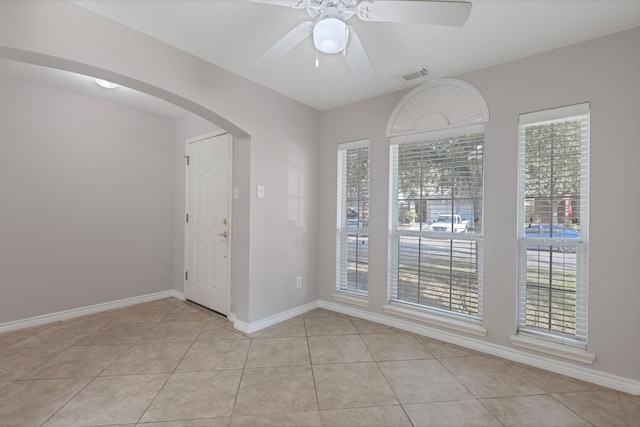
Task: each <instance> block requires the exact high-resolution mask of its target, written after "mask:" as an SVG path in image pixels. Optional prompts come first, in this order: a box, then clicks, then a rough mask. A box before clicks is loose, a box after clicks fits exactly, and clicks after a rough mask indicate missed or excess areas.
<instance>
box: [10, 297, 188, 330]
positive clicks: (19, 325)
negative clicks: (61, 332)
mask: <svg viewBox="0 0 640 427" xmlns="http://www.w3.org/2000/svg"><path fill="white" fill-rule="evenodd" d="M171 297H173V298H178V299H179V300H182V301H184V300H185V298H184V294H183V293H182V292H179V291H176V290H175V289H172V290H169V291H162V292H156V293H153V294H147V295H140V296H137V297H131V298H125V299H121V300H116V301H111V302H105V303H101V304H95V305H89V306H86V307H79V308H72V309H70V310H64V311H58V312H56V313H50V314H43V315H42V316H35V317H29V318H27V319H21V320H14V321H11V322H6V323H0V333H3V332H10V331H15V330H17V329H24V328H30V327H32V326H39V325H44V324H47V323H52V322H59V321H61V320H68V319H73V318H76V317H80V316H86V315H89V314H94V313H100V312H102V311H108V310H114V309H116V308H122V307H128V306H130V305H136V304H142V303H144V302H150V301H157V300H161V299H165V298H171Z"/></svg>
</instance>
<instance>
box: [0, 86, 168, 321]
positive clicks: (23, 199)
mask: <svg viewBox="0 0 640 427" xmlns="http://www.w3.org/2000/svg"><path fill="white" fill-rule="evenodd" d="M0 93H1V94H2V96H0V111H1V112H2V114H0V197H1V200H2V201H1V203H0V236H1V237H0V293H1V297H0V323H2V322H6V321H11V320H18V319H24V318H28V317H32V316H37V315H43V314H49V313H54V312H58V311H61V310H67V309H72V308H78V307H85V306H88V305H92V304H98V303H104V302H110V301H114V300H119V299H123V298H128V297H134V296H139V295H144V294H149V293H153V292H159V291H165V290H169V289H171V288H172V285H173V284H172V282H171V273H172V271H171V265H172V261H173V253H172V245H173V230H172V222H173V214H172V205H173V192H174V191H173V164H172V156H173V147H174V133H175V131H174V120H173V119H169V118H165V117H161V116H157V115H154V114H150V113H145V112H141V111H138V110H134V109H130V108H126V107H123V106H121V105H118V104H113V103H111V102H108V101H104V100H101V99H96V98H91V97H87V96H82V95H78V94H75V93H70V92H66V91H63V90H58V89H54V88H51V87H48V86H42V85H37V84H33V83H31V82H27V81H22V80H18V79H14V78H9V77H0Z"/></svg>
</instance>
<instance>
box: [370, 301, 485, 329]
mask: <svg viewBox="0 0 640 427" xmlns="http://www.w3.org/2000/svg"><path fill="white" fill-rule="evenodd" d="M382 309H383V310H384V311H385V313H389V314H394V315H396V316H400V317H406V318H407V319H411V320H417V321H419V322H424V323H430V324H432V325H436V326H440V327H441V328H447V329H453V330H454V331H458V332H465V333H467V334H471V335H477V336H479V337H486V336H487V330H486V329H485V328H484V327H483V326H482V325H479V324H476V323H471V322H465V321H463V320H458V319H454V318H451V317H446V316H438V315H437V314H432V313H428V312H426V311H422V310H416V309H411V308H407V307H402V306H399V305H390V304H389V305H383V306H382Z"/></svg>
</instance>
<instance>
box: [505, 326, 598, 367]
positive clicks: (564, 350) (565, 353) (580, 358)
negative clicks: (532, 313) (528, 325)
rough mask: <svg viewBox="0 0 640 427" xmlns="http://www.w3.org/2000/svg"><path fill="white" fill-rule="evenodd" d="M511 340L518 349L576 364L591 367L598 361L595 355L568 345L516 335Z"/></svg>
mask: <svg viewBox="0 0 640 427" xmlns="http://www.w3.org/2000/svg"><path fill="white" fill-rule="evenodd" d="M510 339H511V344H513V345H515V346H516V347H522V348H526V349H528V350H535V351H539V352H541V353H546V354H550V355H552V356H557V357H562V358H564V359H569V360H573V361H576V362H581V363H587V364H589V365H590V364H592V363H593V361H594V360H596V356H595V355H594V354H591V353H589V352H588V351H587V350H585V349H582V348H578V347H574V346H571V345H568V344H562V343H558V342H554V341H549V340H545V339H542V338H537V337H533V336H530V335H525V334H518V335H514V336H512V337H510Z"/></svg>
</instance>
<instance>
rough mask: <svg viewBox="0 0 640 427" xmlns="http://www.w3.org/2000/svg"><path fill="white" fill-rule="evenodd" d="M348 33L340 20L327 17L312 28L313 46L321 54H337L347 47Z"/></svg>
mask: <svg viewBox="0 0 640 427" xmlns="http://www.w3.org/2000/svg"><path fill="white" fill-rule="evenodd" d="M348 38H349V31H348V30H347V24H345V23H344V21H342V20H341V19H338V18H334V17H327V18H324V19H321V20H320V21H318V22H317V23H316V25H315V26H314V27H313V44H314V45H315V47H316V49H318V50H319V51H320V52H322V53H328V54H332V53H338V52H340V51H343V50H344V48H345V47H346V46H347V41H348Z"/></svg>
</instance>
